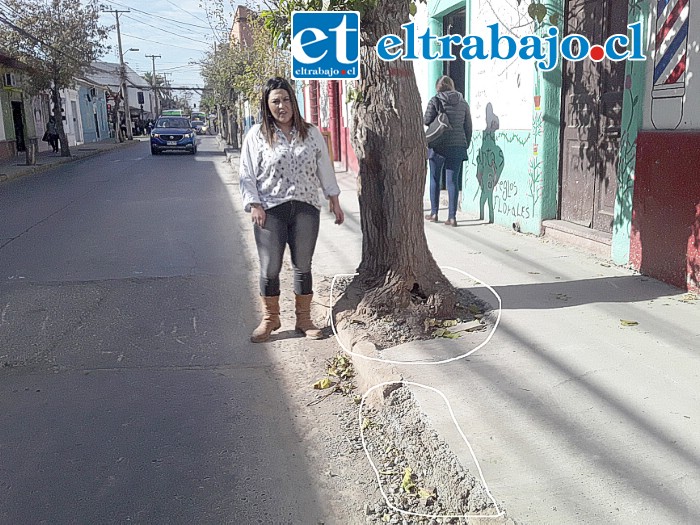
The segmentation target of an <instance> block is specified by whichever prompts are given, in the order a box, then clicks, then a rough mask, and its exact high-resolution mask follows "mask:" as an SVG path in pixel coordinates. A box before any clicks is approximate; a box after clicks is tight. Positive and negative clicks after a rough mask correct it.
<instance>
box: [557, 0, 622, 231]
mask: <svg viewBox="0 0 700 525" xmlns="http://www.w3.org/2000/svg"><path fill="white" fill-rule="evenodd" d="M566 18H567V23H566V33H567V34H569V33H579V34H582V35H585V36H586V37H587V38H588V39H589V40H590V41H591V43H593V44H603V43H604V42H605V40H606V39H607V37H608V36H610V35H611V34H619V33H621V34H626V32H627V2H626V1H621V0H570V1H569V6H568V10H567V17H566ZM563 71H564V85H563V89H562V97H563V118H564V122H563V124H564V125H563V131H562V170H561V200H560V216H561V218H562V219H563V220H566V221H570V222H574V223H577V224H580V225H583V226H586V227H588V228H594V229H596V230H600V231H604V232H611V231H612V226H613V219H614V211H615V196H616V194H617V161H618V157H619V150H620V127H621V123H622V94H623V90H624V76H625V63H624V62H612V61H609V60H607V59H604V60H603V61H602V62H598V63H596V62H593V61H592V60H589V59H584V60H582V61H579V62H568V61H565V62H564V65H563Z"/></svg>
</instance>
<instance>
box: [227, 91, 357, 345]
mask: <svg viewBox="0 0 700 525" xmlns="http://www.w3.org/2000/svg"><path fill="white" fill-rule="evenodd" d="M260 111H261V115H262V118H261V122H260V123H258V124H255V125H254V126H253V127H252V128H251V129H250V131H249V132H248V133H247V135H246V136H245V139H244V141H243V146H242V148H241V161H240V190H241V196H242V198H243V204H244V206H245V210H246V212H250V214H251V219H252V222H253V232H254V235H255V244H256V246H257V251H258V257H259V259H260V283H259V286H260V296H261V299H262V306H263V310H264V314H263V319H262V321H261V322H260V325H259V326H258V327H257V328H256V329H255V330H254V331H253V334H252V336H251V338H250V339H251V341H252V342H254V343H262V342H264V341H267V340H268V339H269V337H270V334H271V333H272V332H273V331H274V330H278V329H279V328H280V327H281V323H280V306H279V298H280V278H279V275H280V271H281V269H282V259H283V257H284V252H285V249H286V246H287V245H289V250H290V252H291V259H292V266H293V267H294V294H295V313H296V325H295V329H296V331H297V332H299V333H302V334H305V335H306V337H308V338H311V339H319V338H321V336H322V333H321V330H320V329H319V328H317V327H316V326H315V325H314V324H313V322H312V321H311V301H312V299H313V282H312V276H311V260H312V258H313V254H314V249H315V247H316V239H317V238H318V230H319V223H320V210H321V198H320V196H319V192H318V190H319V187H320V189H322V190H323V194H324V196H325V197H326V199H328V201H329V207H330V211H331V213H333V214H334V215H335V223H336V224H342V223H343V220H344V219H345V217H344V214H343V210H342V208H341V207H340V202H339V200H338V195H339V194H340V188H339V187H338V183H337V181H336V177H335V171H334V169H333V163H332V162H331V159H330V155H329V154H328V149H327V146H326V142H325V140H324V138H323V135H321V132H320V131H319V130H318V128H317V127H315V126H313V125H311V124H309V123H308V122H306V121H304V120H303V119H302V117H301V113H300V112H299V106H298V105H297V100H296V96H295V93H294V90H293V88H292V86H291V85H290V84H289V82H288V81H287V80H286V79H284V78H281V77H274V78H271V79H269V80H268V81H267V83H266V84H265V87H264V88H263V92H262V97H261V101H260Z"/></svg>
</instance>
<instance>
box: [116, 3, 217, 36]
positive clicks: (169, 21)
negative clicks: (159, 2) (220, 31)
mask: <svg viewBox="0 0 700 525" xmlns="http://www.w3.org/2000/svg"><path fill="white" fill-rule="evenodd" d="M113 3H115V4H117V5H121V6H122V7H129V6H127V5H125V4H122V3H120V2H113ZM129 9H131V10H132V11H134V12H136V13H141V14H144V15H147V16H152V17H154V18H160V19H161V20H165V21H166V22H168V23H171V24H180V25H185V26H191V27H197V28H199V29H207V30H210V29H211V26H209V27H205V26H200V25H197V24H190V23H187V22H180V21H179V20H173V19H171V18H166V17H164V16H160V15H156V14H154V13H148V12H147V11H141V10H140V9H136V8H134V7H129Z"/></svg>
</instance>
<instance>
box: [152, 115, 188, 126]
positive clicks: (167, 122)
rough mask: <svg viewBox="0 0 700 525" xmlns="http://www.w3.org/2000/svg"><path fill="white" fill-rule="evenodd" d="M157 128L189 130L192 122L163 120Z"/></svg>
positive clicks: (171, 118) (159, 120) (177, 119)
mask: <svg viewBox="0 0 700 525" xmlns="http://www.w3.org/2000/svg"><path fill="white" fill-rule="evenodd" d="M156 127H157V128H189V127H190V121H189V120H187V119H186V118H176V117H170V118H161V119H158V122H157V123H156Z"/></svg>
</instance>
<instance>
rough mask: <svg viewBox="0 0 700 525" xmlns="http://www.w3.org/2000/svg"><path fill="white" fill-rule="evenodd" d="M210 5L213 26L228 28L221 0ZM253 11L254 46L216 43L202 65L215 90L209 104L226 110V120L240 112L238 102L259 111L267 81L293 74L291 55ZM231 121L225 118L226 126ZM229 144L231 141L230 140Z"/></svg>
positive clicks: (250, 27)
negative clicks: (275, 40) (242, 102)
mask: <svg viewBox="0 0 700 525" xmlns="http://www.w3.org/2000/svg"><path fill="white" fill-rule="evenodd" d="M208 4H209V9H208V11H207V16H208V17H210V18H211V19H212V20H211V24H212V26H214V27H217V28H219V27H225V20H224V13H225V9H224V7H223V2H222V0H214V1H210V2H208ZM250 9H251V13H250V17H249V19H248V20H247V22H246V23H247V24H248V28H249V30H250V33H251V37H252V38H251V42H252V43H251V44H250V45H246V44H245V42H237V41H235V40H232V41H230V42H226V43H223V44H221V43H217V44H216V45H215V46H213V47H212V49H211V50H210V51H209V52H208V53H207V55H206V56H205V58H204V60H202V61H201V62H200V64H201V67H202V69H201V74H202V77H203V78H204V80H205V83H206V85H207V87H208V88H210V89H212V93H211V94H210V95H208V98H207V101H208V102H207V103H208V104H209V105H211V106H216V107H217V109H223V112H224V113H225V114H226V115H227V116H231V115H232V114H233V113H236V112H237V105H236V103H237V101H238V100H239V99H242V100H247V101H248V103H249V104H250V106H251V108H254V110H256V108H257V107H258V105H259V103H260V93H261V91H262V86H263V84H264V82H265V80H266V79H267V78H269V77H272V76H275V75H279V76H288V75H289V72H290V70H289V55H288V52H287V51H285V50H284V49H281V48H280V47H279V46H277V45H275V44H274V40H273V39H274V36H273V34H272V33H271V32H270V31H269V30H268V29H267V28H266V27H265V26H264V24H263V21H262V19H261V18H259V17H258V14H257V13H256V12H255V10H254V8H253V7H250ZM229 120H230V119H227V118H224V122H225V123H226V122H228V121H229ZM239 120H240V118H239ZM225 126H226V124H225ZM229 126H230V125H229ZM227 138H228V139H231V138H232V137H227ZM229 143H232V141H231V140H229Z"/></svg>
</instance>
